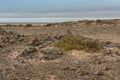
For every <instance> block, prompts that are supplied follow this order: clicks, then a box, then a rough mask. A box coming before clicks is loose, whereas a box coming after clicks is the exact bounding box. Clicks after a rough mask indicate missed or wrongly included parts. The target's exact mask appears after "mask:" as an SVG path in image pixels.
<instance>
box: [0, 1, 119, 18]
mask: <svg viewBox="0 0 120 80" xmlns="http://www.w3.org/2000/svg"><path fill="white" fill-rule="evenodd" d="M44 17H45V18H49V17H59V18H65V17H67V18H68V17H72V18H76V17H77V18H78V17H80V18H89V17H92V18H93V17H118V18H119V17H120V0H0V18H44Z"/></svg>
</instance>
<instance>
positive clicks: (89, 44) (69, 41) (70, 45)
mask: <svg viewBox="0 0 120 80" xmlns="http://www.w3.org/2000/svg"><path fill="white" fill-rule="evenodd" d="M55 46H56V47H58V48H60V49H62V50H65V51H69V50H72V49H76V50H85V51H93V52H96V51H100V50H101V49H102V47H103V46H102V45H101V44H100V42H99V41H98V40H88V39H86V38H84V37H83V36H80V35H66V36H64V38H62V39H61V40H59V41H58V42H56V43H55Z"/></svg>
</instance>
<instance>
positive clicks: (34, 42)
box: [32, 38, 42, 46]
mask: <svg viewBox="0 0 120 80" xmlns="http://www.w3.org/2000/svg"><path fill="white" fill-rule="evenodd" d="M41 42H42V41H40V39H39V38H35V39H34V40H33V41H32V45H33V46H39V45H40V44H42V43H41Z"/></svg>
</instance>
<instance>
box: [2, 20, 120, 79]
mask: <svg viewBox="0 0 120 80" xmlns="http://www.w3.org/2000/svg"><path fill="white" fill-rule="evenodd" d="M0 26H1V29H0V80H120V68H119V67H120V20H107V21H103V22H95V21H78V22H65V23H56V24H49V25H40V24H33V25H32V26H30V27H25V25H23V26H19V25H14V26H12V25H9V26H6V25H4V24H2V25H0ZM68 30H69V31H71V33H72V34H80V35H83V36H85V37H87V38H91V39H98V40H100V41H101V42H110V43H109V45H107V46H104V50H103V51H102V52H98V53H93V52H92V53H88V52H85V51H77V50H71V51H61V50H59V49H57V48H55V47H54V45H53V42H54V41H56V40H57V39H53V37H59V36H60V35H65V34H68Z"/></svg>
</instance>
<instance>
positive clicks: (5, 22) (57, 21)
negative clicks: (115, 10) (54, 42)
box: [0, 18, 120, 24]
mask: <svg viewBox="0 0 120 80" xmlns="http://www.w3.org/2000/svg"><path fill="white" fill-rule="evenodd" d="M42 19H43V20H42ZM115 19H120V18H84V19H82V18H81V19H80V18H50V19H48V20H47V18H41V19H40V18H38V19H33V20H32V19H28V20H27V19H25V20H24V19H23V20H22V19H20V20H19V19H17V20H18V21H17V20H13V19H12V20H11V19H9V20H6V21H5V20H3V21H2V20H0V24H49V23H63V22H74V21H85V20H89V21H91V20H115Z"/></svg>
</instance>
